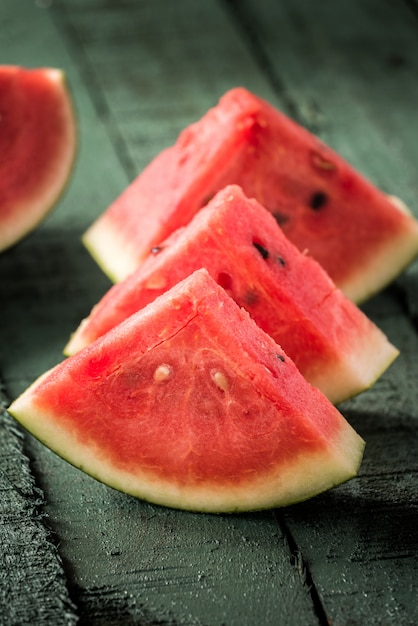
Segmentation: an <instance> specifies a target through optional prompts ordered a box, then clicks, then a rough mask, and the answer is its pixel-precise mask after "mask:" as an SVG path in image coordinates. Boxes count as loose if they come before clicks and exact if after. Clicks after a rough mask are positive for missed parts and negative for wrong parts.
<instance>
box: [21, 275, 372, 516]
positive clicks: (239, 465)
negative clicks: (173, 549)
mask: <svg viewBox="0 0 418 626" xmlns="http://www.w3.org/2000/svg"><path fill="white" fill-rule="evenodd" d="M223 324H226V325H227V327H229V325H230V324H233V325H234V328H235V330H236V332H235V336H232V335H231V333H229V332H228V330H227V329H226V330H224V329H223V328H220V325H223ZM9 410H10V412H11V413H12V415H15V417H16V418H17V419H19V420H20V421H21V422H22V423H23V425H25V426H26V427H27V428H28V429H29V430H30V431H31V432H33V434H35V436H38V437H39V438H40V439H41V440H42V441H44V442H45V443H46V444H47V445H49V446H51V447H52V448H53V449H55V451H56V452H58V454H61V455H62V456H63V457H64V458H67V459H68V460H69V461H70V462H72V463H73V464H74V465H76V466H78V467H82V468H83V469H84V470H85V471H87V472H88V473H91V474H92V475H93V476H95V477H96V478H98V479H99V480H103V481H104V482H107V483H108V484H110V485H111V486H114V487H116V488H119V489H121V490H123V491H127V492H128V493H131V494H133V495H137V496H139V497H145V498H148V499H150V500H152V501H154V502H157V503H161V504H168V505H170V506H176V507H179V508H185V509H190V508H191V509H197V510H207V511H222V510H223V511H227V510H232V509H236V510H246V509H252V508H265V507H270V506H279V505H284V504H287V503H289V502H293V501H297V500H299V499H304V498H306V497H310V496H311V495H314V494H315V493H318V492H319V491H322V490H324V489H327V488H330V487H332V486H333V485H335V484H338V483H340V482H342V481H344V480H348V479H349V478H351V477H352V476H354V475H355V473H356V471H357V468H358V465H359V463H360V460H361V455H362V450H363V445H364V442H363V441H362V440H361V438H360V437H359V436H358V435H357V434H356V433H355V432H354V431H353V429H352V428H351V427H350V426H349V425H348V423H347V422H346V421H345V420H344V418H343V417H342V415H341V414H340V413H339V412H338V411H337V409H336V408H335V407H333V405H332V404H331V403H329V402H328V401H327V400H326V398H325V397H324V396H323V395H322V394H321V393H320V392H319V391H318V390H315V389H313V388H311V387H310V386H309V385H308V383H306V381H305V380H304V379H303V377H302V376H301V375H300V373H299V372H298V370H297V369H296V367H295V366H294V364H293V363H292V362H291V361H290V359H288V358H287V357H286V356H285V355H284V354H283V352H282V351H281V349H280V348H279V347H278V346H277V344H275V343H274V342H273V341H272V340H271V338H270V337H268V336H267V335H265V333H263V332H262V331H261V330H260V329H259V328H258V327H257V326H256V325H255V323H254V322H253V321H252V320H251V319H250V318H249V316H248V314H246V313H245V312H244V311H242V310H241V309H239V308H238V307H237V306H236V304H235V303H234V302H233V301H232V300H231V299H230V298H229V297H228V296H227V295H226V294H225V293H224V291H223V290H222V289H221V288H219V287H218V286H217V285H216V283H215V282H214V281H213V280H212V279H211V278H210V277H209V275H208V274H207V272H206V271H205V270H200V271H199V272H196V273H195V274H194V275H192V276H191V277H189V278H188V279H186V280H185V281H183V283H181V284H179V285H177V286H176V287H175V288H174V289H173V290H171V291H170V292H169V293H166V294H164V295H163V296H161V297H160V298H158V299H157V300H156V301H155V302H154V303H153V304H152V305H150V306H149V307H146V309H144V310H143V311H141V312H139V313H137V314H136V315H134V316H132V317H131V318H129V319H128V320H126V321H125V322H124V323H122V324H120V325H119V326H118V327H117V328H115V329H114V330H113V331H111V332H110V333H108V334H107V335H106V336H105V337H103V338H102V339H100V340H98V341H97V342H95V343H94V344H92V345H91V346H90V347H89V348H86V350H83V351H82V352H80V353H78V354H77V355H75V356H73V357H70V358H69V359H67V360H66V361H64V362H63V363H62V364H60V365H59V366H57V367H56V368H55V369H54V370H53V371H52V372H51V373H49V374H46V375H45V376H44V377H43V378H42V379H40V380H39V381H38V382H36V383H35V384H34V385H33V386H32V387H31V388H29V390H27V392H25V394H23V396H21V398H19V399H17V400H16V401H15V403H13V404H12V406H11V407H10V409H9Z"/></svg>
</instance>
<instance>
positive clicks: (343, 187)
mask: <svg viewBox="0 0 418 626" xmlns="http://www.w3.org/2000/svg"><path fill="white" fill-rule="evenodd" d="M227 184H237V185H239V186H241V187H242V189H243V190H244V192H245V194H246V195H247V196H249V197H254V198H256V199H257V200H258V201H259V202H260V203H261V204H262V205H263V206H265V207H266V208H267V209H269V210H270V211H271V212H272V213H273V215H274V216H275V218H276V220H277V221H278V222H279V224H280V225H281V226H282V228H283V231H284V232H285V234H286V235H287V237H288V238H289V239H290V240H291V241H292V242H293V243H294V244H295V245H296V246H297V247H298V248H299V249H300V250H301V251H305V252H307V253H309V255H311V256H312V257H313V258H315V259H316V260H317V261H319V263H320V264H321V265H322V266H323V267H324V269H325V270H326V271H327V272H328V274H329V275H330V276H331V278H332V279H333V281H334V282H335V283H336V285H337V286H338V287H339V288H341V289H342V290H343V291H344V293H345V294H346V295H347V296H348V297H350V298H351V299H352V300H354V301H357V302H360V301H362V300H364V299H365V298H367V297H369V296H371V295H372V294H374V293H375V292H377V291H378V290H380V289H381V288H382V287H384V286H385V285H387V284H388V283H389V282H390V281H391V280H392V279H393V278H394V277H395V276H396V275H397V274H399V273H400V271H401V270H402V269H403V268H404V267H406V266H407V265H408V264H409V263H410V262H411V261H412V260H413V259H414V258H415V257H416V255H417V254H418V222H417V221H416V220H415V219H414V218H413V217H412V215H410V214H409V213H408V211H407V209H406V207H404V206H402V208H400V207H401V202H400V201H395V200H394V199H393V198H390V197H388V196H387V195H385V194H384V193H382V192H381V191H379V190H378V189H377V188H376V187H374V186H373V185H372V184H371V183H370V182H369V181H368V180H366V179H365V178H364V177H362V176H361V175H360V174H359V173H357V172H356V171H355V170H354V169H353V168H352V167H351V166H350V165H349V164H347V163H346V162H345V161H344V160H343V159H342V158H341V157H340V156H339V155H338V154H336V153H335V152H334V151H333V150H331V149H330V148H329V147H327V146H326V145H324V144H323V143H322V142H321V141H320V140H319V139H318V138H316V137H315V136H313V135H312V134H310V133H309V132H307V131H306V130H305V129H304V128H302V127H300V126H298V125H297V124H296V123H294V122H293V121H292V120H290V119H288V118H287V117H285V116H284V115H283V114H282V113H280V112H279V111H278V110H277V109H275V108H274V107H273V106H271V105H270V104H269V103H267V102H265V101H263V100H262V99H260V98H258V97H256V96H255V95H253V94H251V93H250V92H248V91H247V90H245V89H243V88H236V89H232V90H231V91H229V92H227V93H226V94H225V95H224V96H223V97H222V98H221V100H220V101H219V103H218V105H217V106H215V107H214V108H213V109H210V110H209V111H208V112H207V114H206V115H205V116H204V117H203V118H202V119H201V120H199V121H198V122H196V123H194V124H192V125H191V126H189V127H188V128H186V129H185V130H184V131H183V132H182V133H181V134H180V136H179V138H178V140H177V142H176V143H175V145H173V146H171V147H169V148H167V149H166V150H164V151H163V152H162V153H160V154H159V155H158V156H157V157H156V158H155V159H154V160H153V161H152V162H151V163H150V164H149V165H148V167H147V168H145V170H144V171H143V172H142V173H140V174H139V176H138V177H137V178H136V179H135V180H134V181H133V182H132V183H131V185H130V186H129V187H128V188H127V189H126V190H125V191H124V192H123V193H122V194H121V195H120V196H119V197H118V198H116V200H115V201H114V202H113V203H112V204H111V205H110V206H109V208H108V209H107V210H106V211H105V212H104V213H103V214H102V215H101V216H99V218H98V219H97V220H96V221H95V222H94V223H93V224H92V225H91V226H90V228H89V229H88V231H87V232H86V233H85V235H84V238H83V241H84V243H85V245H86V246H87V248H88V249H89V250H90V252H91V254H92V255H93V257H95V259H96V260H97V262H98V263H99V264H100V265H101V267H102V268H103V270H104V271H105V272H106V273H107V274H108V275H109V276H110V277H111V278H112V279H113V280H114V281H115V282H117V281H120V280H122V279H124V278H125V277H126V276H127V275H129V274H130V273H132V272H133V271H134V270H135V269H136V268H137V267H138V265H139V264H140V263H141V262H142V261H143V260H144V258H145V257H146V256H147V255H148V253H149V251H150V249H151V248H152V247H153V246H156V245H158V244H159V243H160V242H161V241H162V240H163V239H165V238H166V237H167V236H168V235H169V234H170V233H171V232H173V231H174V230H176V229H177V228H178V227H180V226H183V225H185V224H187V223H188V222H189V221H190V219H191V218H192V217H193V215H194V214H195V213H196V212H197V211H198V210H199V209H200V208H201V207H202V206H203V205H205V204H206V202H207V200H208V198H210V197H212V196H213V195H214V194H215V193H216V191H218V190H220V189H222V188H223V187H225V186H226V185H227Z"/></svg>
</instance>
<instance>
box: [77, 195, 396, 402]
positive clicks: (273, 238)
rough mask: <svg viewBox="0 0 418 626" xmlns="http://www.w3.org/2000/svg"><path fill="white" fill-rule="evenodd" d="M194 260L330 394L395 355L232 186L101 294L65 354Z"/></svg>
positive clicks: (337, 396) (374, 372)
mask: <svg viewBox="0 0 418 626" xmlns="http://www.w3.org/2000/svg"><path fill="white" fill-rule="evenodd" d="M200 267H205V268H206V269H207V270H208V271H209V273H210V274H211V276H212V277H213V278H214V279H215V280H216V281H217V282H218V283H219V284H220V285H221V286H223V287H224V288H225V289H226V291H227V292H228V293H229V295H231V296H232V297H233V298H234V300H235V301H236V302H237V303H238V304H239V305H240V306H242V307H244V308H245V309H247V311H248V312H249V313H250V315H251V317H252V318H253V319H254V320H255V321H256V322H257V324H258V325H259V326H260V327H261V328H262V329H263V330H264V331H265V332H267V333H268V334H270V335H271V336H272V337H273V339H274V340H275V341H276V342H277V343H278V344H280V345H281V346H282V348H283V349H284V350H285V351H286V353H287V354H288V355H289V356H290V357H291V359H292V360H293V361H294V363H295V364H296V366H297V367H298V368H299V370H300V371H301V373H302V374H303V375H304V376H305V378H306V379H307V380H308V381H309V382H310V383H311V384H312V385H314V386H316V387H318V388H319V389H321V391H322V392H323V393H324V394H325V395H326V396H327V397H328V398H329V399H330V400H331V401H332V402H334V403H338V402H341V401H342V400H345V399H347V398H348V397H350V396H353V395H355V394H357V393H360V392H361V391H364V389H366V388H368V387H370V386H371V385H372V384H373V383H374V382H375V380H376V379H377V378H378V377H379V376H380V374H381V373H382V372H383V371H384V370H385V369H386V368H387V367H388V366H389V364H390V363H391V362H392V361H393V360H394V358H395V357H396V356H397V355H398V351H397V350H396V348H395V347H394V346H393V345H391V344H390V343H389V341H388V340H387V338H386V337H385V336H384V334H383V333H382V332H381V331H380V330H379V329H378V328H377V327H376V326H375V325H374V324H373V323H372V322H371V321H370V320H369V319H368V318H367V317H366V316H365V315H364V314H363V313H362V312H361V311H360V309H358V307H357V306H356V305H355V304H353V303H352V302H351V301H350V300H348V299H347V298H346V297H345V296H344V295H343V293H342V292H341V291H340V290H338V289H336V287H335V285H334V283H333V282H332V281H331V279H330V278H329V277H328V275H327V274H326V273H325V271H324V270H323V269H322V268H321V266H320V265H319V264H318V263H317V262H316V261H314V260H313V259H311V258H309V257H308V256H306V255H303V254H302V253H301V252H299V250H298V249H297V248H296V247H295V246H294V245H293V244H292V243H290V242H289V240H288V239H287V238H286V237H285V236H284V234H283V232H282V231H281V229H280V227H279V226H278V225H277V223H276V221H275V220H274V218H273V217H272V215H271V214H270V213H269V212H268V211H266V210H265V209H264V208H263V207H262V206H261V205H260V204H259V203H258V202H257V201H256V200H250V199H248V198H246V196H245V195H244V193H243V192H242V190H241V188H239V187H237V186H232V185H230V186H227V187H226V188H225V189H223V190H222V191H220V192H218V194H217V195H216V196H215V198H214V199H213V200H212V201H211V202H209V204H208V205H207V206H206V207H204V208H203V209H202V210H201V211H199V212H198V213H197V214H196V215H195V217H194V218H193V219H192V220H191V222H189V224H188V225H187V226H185V227H183V228H182V229H179V230H178V231H175V233H174V234H172V235H171V236H170V237H169V238H168V239H167V240H166V241H164V242H163V243H162V244H161V245H160V246H158V247H156V248H154V250H153V254H151V255H150V256H149V257H148V258H147V259H145V261H144V262H143V263H142V264H141V265H140V267H139V268H138V269H137V270H136V271H135V272H133V274H131V275H130V276H129V277H128V278H127V279H125V280H124V281H122V282H120V283H118V284H117V285H114V286H113V287H112V288H111V289H110V290H109V292H108V293H107V294H105V296H104V298H103V299H102V300H101V301H100V302H99V303H98V304H97V305H96V306H95V307H94V309H93V310H92V312H91V314H90V316H89V317H88V318H87V319H86V320H84V321H83V322H82V323H81V325H80V327H79V328H78V329H77V331H76V332H75V333H74V334H73V336H72V338H71V339H70V341H69V343H68V344H67V346H66V348H65V353H66V354H73V353H75V352H76V351H78V350H80V349H82V348H83V347H85V346H86V345H88V344H89V343H91V342H92V341H94V340H95V339H96V338H97V337H99V336H101V335H102V334H104V333H105V332H107V331H108V330H109V329H111V328H112V327H113V326H115V325H116V324H118V323H120V322H121V321H122V320H123V319H125V318H126V317H128V316H129V315H131V314H133V313H134V312H136V311H137V310H138V309H141V308H142V307H144V306H145V305H146V304H148V303H149V302H151V301H152V300H154V299H155V298H156V297H157V296H158V295H160V294H161V293H163V292H164V291H166V290H167V289H169V288H170V287H172V286H173V285H175V284H176V283H177V282H179V281H180V280H182V279H183V278H185V277H186V276H187V275H188V274H191V273H192V272H193V271H195V270H196V269H199V268H200Z"/></svg>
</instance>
